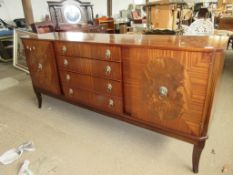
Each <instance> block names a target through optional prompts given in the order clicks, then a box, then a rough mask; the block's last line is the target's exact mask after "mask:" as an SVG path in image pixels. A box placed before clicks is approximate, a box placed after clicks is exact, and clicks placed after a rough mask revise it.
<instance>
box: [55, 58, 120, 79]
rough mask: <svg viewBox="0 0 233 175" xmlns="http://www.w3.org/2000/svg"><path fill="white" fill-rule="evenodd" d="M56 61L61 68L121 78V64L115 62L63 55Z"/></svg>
mask: <svg viewBox="0 0 233 175" xmlns="http://www.w3.org/2000/svg"><path fill="white" fill-rule="evenodd" d="M57 61H58V65H59V68H60V69H62V70H67V71H71V72H76V73H80V74H85V75H92V76H95V77H102V78H107V79H112V80H118V81H120V80H121V79H122V76H121V64H120V63H117V62H109V61H100V60H94V59H86V58H78V57H65V56H59V57H58V60H57Z"/></svg>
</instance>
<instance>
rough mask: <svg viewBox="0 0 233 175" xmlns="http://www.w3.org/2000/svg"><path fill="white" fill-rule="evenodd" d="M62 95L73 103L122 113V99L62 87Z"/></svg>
mask: <svg viewBox="0 0 233 175" xmlns="http://www.w3.org/2000/svg"><path fill="white" fill-rule="evenodd" d="M64 93H65V96H66V97H67V98H68V99H70V100H72V101H73V102H79V103H82V104H86V105H88V106H91V107H94V108H96V109H100V110H103V111H109V112H112V113H122V98H117V97H111V96H105V95H102V94H97V93H92V92H90V91H85V90H82V89H76V88H71V87H68V86H67V87H64Z"/></svg>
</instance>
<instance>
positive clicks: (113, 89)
mask: <svg viewBox="0 0 233 175" xmlns="http://www.w3.org/2000/svg"><path fill="white" fill-rule="evenodd" d="M60 77H61V81H62V85H63V86H69V87H73V88H79V89H84V90H88V91H92V92H97V93H102V94H105V95H111V96H117V97H122V83H121V82H119V81H113V80H109V79H103V78H97V77H93V76H90V75H82V74H77V73H73V72H69V71H60Z"/></svg>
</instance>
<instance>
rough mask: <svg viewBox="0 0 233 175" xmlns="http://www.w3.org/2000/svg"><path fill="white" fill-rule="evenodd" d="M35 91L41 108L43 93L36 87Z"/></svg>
mask: <svg viewBox="0 0 233 175" xmlns="http://www.w3.org/2000/svg"><path fill="white" fill-rule="evenodd" d="M34 91H35V94H36V97H37V101H38V108H41V106H42V95H41V93H40V92H38V91H37V90H36V89H34Z"/></svg>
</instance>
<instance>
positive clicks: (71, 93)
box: [69, 88, 74, 96]
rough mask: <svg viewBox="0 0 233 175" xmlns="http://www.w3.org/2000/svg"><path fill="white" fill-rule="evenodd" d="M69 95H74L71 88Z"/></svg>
mask: <svg viewBox="0 0 233 175" xmlns="http://www.w3.org/2000/svg"><path fill="white" fill-rule="evenodd" d="M69 95H71V96H72V95H74V90H73V89H71V88H70V89H69Z"/></svg>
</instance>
